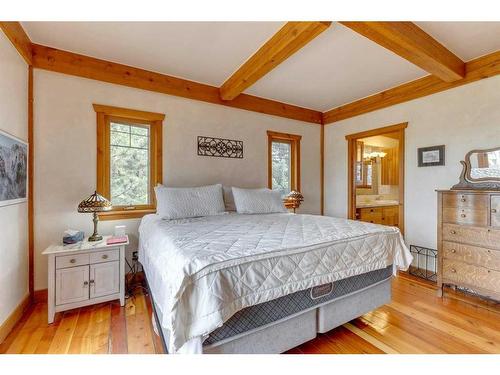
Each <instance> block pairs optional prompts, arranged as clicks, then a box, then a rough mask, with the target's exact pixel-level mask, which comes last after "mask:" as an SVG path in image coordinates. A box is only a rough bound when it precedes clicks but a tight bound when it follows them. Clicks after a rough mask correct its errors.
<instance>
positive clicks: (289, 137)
mask: <svg viewBox="0 0 500 375" xmlns="http://www.w3.org/2000/svg"><path fill="white" fill-rule="evenodd" d="M301 139H302V136H301V135H296V134H288V133H279V132H275V131H271V130H268V131H267V186H268V188H269V189H272V188H273V171H272V144H273V142H274V141H276V142H282V143H289V144H290V145H291V150H290V151H291V154H292V160H291V169H292V176H291V180H292V181H291V182H292V184H291V190H296V191H300V140H301Z"/></svg>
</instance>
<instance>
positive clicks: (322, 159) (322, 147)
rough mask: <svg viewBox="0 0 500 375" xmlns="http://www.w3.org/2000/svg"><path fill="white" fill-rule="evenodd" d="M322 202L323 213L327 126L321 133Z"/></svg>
mask: <svg viewBox="0 0 500 375" xmlns="http://www.w3.org/2000/svg"><path fill="white" fill-rule="evenodd" d="M319 142H320V144H319V147H320V151H319V152H320V158H321V159H320V172H319V173H320V202H321V215H324V214H325V126H324V125H322V126H321V133H320V141H319Z"/></svg>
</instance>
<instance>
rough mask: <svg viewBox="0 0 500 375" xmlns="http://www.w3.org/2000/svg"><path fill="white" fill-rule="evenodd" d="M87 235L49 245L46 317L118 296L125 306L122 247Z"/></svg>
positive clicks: (105, 237)
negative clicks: (94, 239)
mask: <svg viewBox="0 0 500 375" xmlns="http://www.w3.org/2000/svg"><path fill="white" fill-rule="evenodd" d="M109 237H110V236H103V239H102V240H101V241H96V242H89V241H88V240H87V238H85V239H84V240H83V241H81V242H78V243H76V244H72V245H52V246H50V247H48V248H47V249H46V250H45V251H44V252H43V253H42V254H43V255H48V279H49V283H48V299H47V305H48V320H49V324H50V323H53V322H54V315H55V313H56V312H59V311H65V310H70V309H75V308H78V307H83V306H88V305H93V304H96V303H101V302H106V301H111V300H114V299H120V304H121V305H122V306H124V305H125V246H126V245H128V243H129V242H128V237H127V242H125V243H120V244H115V245H107V244H106V240H107V239H108V238H109Z"/></svg>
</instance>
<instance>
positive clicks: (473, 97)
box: [325, 76, 500, 249]
mask: <svg viewBox="0 0 500 375" xmlns="http://www.w3.org/2000/svg"><path fill="white" fill-rule="evenodd" d="M499 104H500V76H496V77H492V78H488V79H484V80H481V81H478V82H475V83H471V84H469V85H465V86H461V87H458V88H455V89H452V90H448V91H444V92H441V93H438V94H434V95H430V96H427V97H424V98H421V99H416V100H412V101H410V102H406V103H403V104H399V105H396V106H392V107H389V108H385V109H381V110H378V111H375V112H371V113H368V114H365V115H361V116H358V117H354V118H350V119H347V120H344V121H340V122H337V123H334V124H331V125H328V126H327V127H326V129H325V142H326V147H325V214H327V215H332V216H340V217H346V216H347V195H348V191H347V189H348V187H347V141H346V140H345V135H347V134H352V133H357V132H360V131H364V130H368V129H374V128H379V127H383V126H388V125H393V124H396V123H401V122H408V128H407V129H406V145H405V147H406V152H405V232H406V233H405V234H406V235H405V239H406V242H407V243H408V244H414V245H421V246H426V247H431V248H434V249H435V248H436V221H437V218H436V214H437V197H436V193H435V189H438V188H445V189H448V188H450V187H451V186H452V185H454V184H455V183H457V182H458V177H459V175H460V171H461V166H460V163H459V161H460V160H463V158H464V156H465V154H466V153H467V152H468V151H470V150H472V149H474V148H488V147H495V146H500V105H499ZM441 144H444V145H446V165H445V166H438V167H422V168H418V167H417V148H418V147H425V146H434V145H441Z"/></svg>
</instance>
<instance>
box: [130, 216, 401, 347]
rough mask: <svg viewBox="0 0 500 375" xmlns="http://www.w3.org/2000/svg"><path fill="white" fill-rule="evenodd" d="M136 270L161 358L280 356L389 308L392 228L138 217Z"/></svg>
mask: <svg viewBox="0 0 500 375" xmlns="http://www.w3.org/2000/svg"><path fill="white" fill-rule="evenodd" d="M139 260H140V262H141V264H142V265H143V268H144V271H145V275H146V278H147V281H148V285H149V289H150V294H151V297H152V301H153V306H154V310H155V312H156V316H157V319H156V323H157V324H156V327H157V331H158V333H159V334H160V336H161V337H162V339H163V341H164V345H165V347H166V349H167V351H168V352H169V353H281V352H284V351H286V350H288V349H291V348H293V347H295V346H297V345H300V344H301V343H303V342H306V341H308V340H311V339H313V338H314V337H315V336H316V334H317V333H318V332H326V331H328V330H330V329H332V328H335V327H337V326H339V325H341V324H344V323H345V322H347V321H349V320H352V319H354V318H356V317H358V316H360V315H362V314H364V313H366V312H368V311H371V310H373V309H375V308H377V307H378V306H380V305H383V304H385V303H387V302H388V301H390V298H391V294H390V293H391V291H390V282H391V277H392V275H395V274H396V271H397V270H398V269H406V268H407V267H408V266H409V264H410V263H411V255H410V253H409V251H408V249H407V248H406V246H405V245H404V243H403V241H402V238H401V235H400V233H399V230H398V229H397V228H394V227H387V226H382V225H376V224H370V223H364V222H360V221H352V220H345V219H340V218H333V217H327V216H318V215H302V214H298V215H296V214H289V213H275V214H257V215H256V214H254V215H244V214H235V213H233V214H223V215H215V216H207V217H198V218H190V219H179V220H162V219H161V218H159V217H158V216H157V215H147V216H145V217H144V218H143V219H142V221H141V224H140V227H139Z"/></svg>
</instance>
